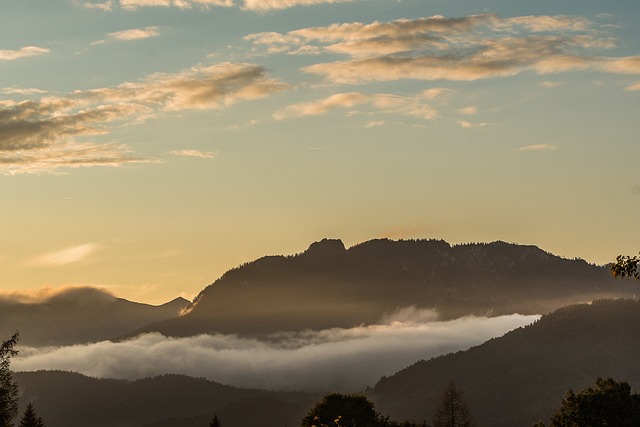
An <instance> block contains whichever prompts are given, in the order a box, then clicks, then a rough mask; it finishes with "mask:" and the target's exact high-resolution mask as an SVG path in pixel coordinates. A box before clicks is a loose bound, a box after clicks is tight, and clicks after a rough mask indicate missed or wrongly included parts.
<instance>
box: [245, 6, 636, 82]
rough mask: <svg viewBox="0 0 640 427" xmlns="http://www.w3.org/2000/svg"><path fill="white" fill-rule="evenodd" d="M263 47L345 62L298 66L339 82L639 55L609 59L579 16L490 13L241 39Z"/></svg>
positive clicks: (617, 65) (596, 65)
mask: <svg viewBox="0 0 640 427" xmlns="http://www.w3.org/2000/svg"><path fill="white" fill-rule="evenodd" d="M246 40H248V41H251V42H252V43H253V44H254V45H255V46H256V47H263V48H265V49H266V52H273V51H277V52H289V53H293V52H305V51H309V52H311V51H313V52H318V51H321V52H325V53H331V54H341V55H344V56H346V57H348V59H347V60H342V61H334V60H332V61H329V62H319V63H316V64H312V65H309V66H306V67H305V68H303V71H305V72H307V73H311V74H316V75H320V76H323V77H324V78H325V79H326V80H328V81H330V82H334V83H340V84H358V83H365V82H372V81H390V80H399V79H417V80H453V81H472V80H478V79H485V78H495V77H507V76H513V75H517V74H520V73H522V72H525V71H533V72H536V73H539V74H549V73H558V72H568V71H579V70H592V71H604V72H610V73H627V74H636V73H638V74H640V59H638V58H639V57H622V58H608V57H605V56H600V55H599V52H600V51H602V50H605V49H609V48H612V47H615V42H614V40H613V39H612V38H611V37H609V36H608V35H607V33H606V32H605V30H604V29H603V28H601V27H598V26H597V25H596V24H595V23H594V22H592V21H589V20H587V19H584V18H575V17H568V16H520V17H512V18H500V17H498V16H496V15H493V14H483V15H474V16H467V17H462V18H446V17H443V16H432V17H428V18H418V19H399V20H396V21H390V22H373V23H370V24H364V23H359V22H352V23H344V24H333V25H329V26H326V27H313V28H303V29H299V30H294V31H290V32H288V33H275V32H265V33H256V34H251V35H248V36H247V37H246Z"/></svg>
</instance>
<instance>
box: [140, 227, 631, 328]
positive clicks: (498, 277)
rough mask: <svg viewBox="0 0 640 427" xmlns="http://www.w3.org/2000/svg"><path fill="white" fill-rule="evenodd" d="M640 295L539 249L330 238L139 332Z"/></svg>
mask: <svg viewBox="0 0 640 427" xmlns="http://www.w3.org/2000/svg"><path fill="white" fill-rule="evenodd" d="M638 291H640V286H639V285H637V284H633V285H629V283H621V282H619V281H615V280H614V279H613V278H612V277H611V276H610V274H609V271H608V269H607V268H606V267H605V266H596V265H593V264H589V263H587V262H586V261H584V260H581V259H572V260H570V259H566V258H562V257H558V256H555V255H553V254H550V253H548V252H546V251H544V250H542V249H540V248H538V247H536V246H533V245H517V244H512V243H506V242H501V241H497V242H492V243H468V244H460V245H453V246H452V245H450V244H449V243H447V242H445V241H443V240H399V241H394V240H389V239H374V240H369V241H366V242H362V243H359V244H357V245H354V246H352V247H350V248H345V246H344V244H343V243H342V241H340V240H338V239H323V240H321V241H319V242H314V243H312V244H311V245H310V246H309V248H308V249H307V250H305V251H303V252H301V253H298V254H295V255H289V256H284V255H275V256H274V255H270V256H264V257H261V258H258V259H256V260H255V261H252V262H248V263H245V264H242V265H240V266H239V267H236V268H233V269H231V270H229V271H227V272H226V273H224V274H223V275H222V276H221V277H220V278H219V279H217V280H216V281H215V282H213V283H212V284H210V285H209V286H207V287H205V288H204V289H203V290H202V291H201V292H200V293H199V294H198V296H196V298H195V299H194V304H193V305H192V306H191V307H190V308H189V309H188V310H187V312H186V314H184V315H183V316H180V317H179V318H174V319H168V320H163V321H160V322H157V323H155V324H152V325H148V326H146V327H143V328H141V329H138V330H137V331H135V333H136V334H139V333H144V332H160V333H162V334H164V335H168V336H188V335H194V334H198V333H237V334H246V335H252V334H256V335H264V334H270V333H275V332H279V331H286V330H300V329H315V330H318V329H324V328H332V327H351V326H354V325H359V324H374V323H376V322H378V321H379V320H380V319H381V318H382V317H383V315H384V314H386V313H390V312H393V311H395V310H397V309H398V308H402V307H407V306H417V307H419V308H435V309H436V310H437V311H438V312H439V314H440V315H441V317H442V318H443V319H452V318H457V317H461V316H465V315H489V316H493V315H500V314H511V313H516V312H517V313H522V314H541V313H548V312H551V311H553V310H554V309H557V308H559V307H561V306H563V305H567V304H571V303H580V302H587V301H591V300H593V299H598V298H617V297H630V296H632V295H633V294H634V293H635V292H638Z"/></svg>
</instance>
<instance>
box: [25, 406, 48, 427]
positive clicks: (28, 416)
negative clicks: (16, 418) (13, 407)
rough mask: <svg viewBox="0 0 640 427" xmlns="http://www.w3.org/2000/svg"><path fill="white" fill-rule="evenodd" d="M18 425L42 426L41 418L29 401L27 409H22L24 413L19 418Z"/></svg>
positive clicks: (28, 426) (26, 426) (27, 426)
mask: <svg viewBox="0 0 640 427" xmlns="http://www.w3.org/2000/svg"><path fill="white" fill-rule="evenodd" d="M20 427H44V422H43V421H42V418H41V417H40V416H39V415H38V414H36V411H35V409H34V408H33V404H31V402H29V404H28V405H27V409H26V410H25V411H24V415H23V416H22V419H21V420H20Z"/></svg>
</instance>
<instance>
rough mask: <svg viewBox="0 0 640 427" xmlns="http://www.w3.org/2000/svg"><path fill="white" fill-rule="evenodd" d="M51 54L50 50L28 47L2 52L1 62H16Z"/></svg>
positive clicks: (0, 52) (0, 55)
mask: <svg viewBox="0 0 640 427" xmlns="http://www.w3.org/2000/svg"><path fill="white" fill-rule="evenodd" d="M49 52H50V51H49V49H47V48H44V47H38V46H26V47H23V48H21V49H18V50H0V61H15V60H16V59H21V58H27V57H30V56H38V55H44V54H46V53H49Z"/></svg>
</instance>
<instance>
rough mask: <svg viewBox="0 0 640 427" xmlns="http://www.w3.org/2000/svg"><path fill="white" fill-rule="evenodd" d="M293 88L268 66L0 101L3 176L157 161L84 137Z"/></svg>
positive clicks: (226, 66) (225, 67)
mask: <svg viewBox="0 0 640 427" xmlns="http://www.w3.org/2000/svg"><path fill="white" fill-rule="evenodd" d="M288 87H289V86H288V85H287V84H285V83H283V82H281V81H279V80H276V79H273V78H270V77H268V76H267V75H266V71H265V69H264V68H263V67H261V66H258V65H253V64H246V63H220V64H216V65H211V66H196V67H192V68H190V69H187V70H184V71H182V72H179V73H174V74H166V73H156V74H152V75H150V76H148V77H147V78H146V79H144V80H142V81H140V82H132V83H129V82H127V83H122V84H120V85H118V86H115V87H105V88H98V89H91V90H85V91H74V92H71V93H69V94H67V95H66V96H56V97H53V96H49V97H42V98H40V99H38V100H27V101H13V100H4V101H0V174H5V175H17V174H22V173H43V172H47V171H55V170H58V169H60V168H69V167H70V168H77V167H88V166H119V165H122V164H126V163H131V162H154V161H155V160H143V159H139V158H136V157H135V156H132V155H130V154H129V153H130V149H129V148H128V147H127V146H126V145H123V144H116V143H104V144H98V143H92V142H86V141H79V140H78V138H84V137H87V136H97V135H105V134H108V133H109V132H110V129H111V128H112V127H113V126H117V125H124V124H128V123H140V122H143V121H145V120H148V119H150V118H153V117H157V116H158V115H160V114H169V113H172V112H178V111H185V110H207V109H222V108H227V107H229V106H231V105H233V104H235V103H236V102H238V101H242V100H251V99H257V98H261V97H264V96H267V95H269V94H271V93H274V92H278V91H282V90H284V89H287V88H288Z"/></svg>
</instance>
